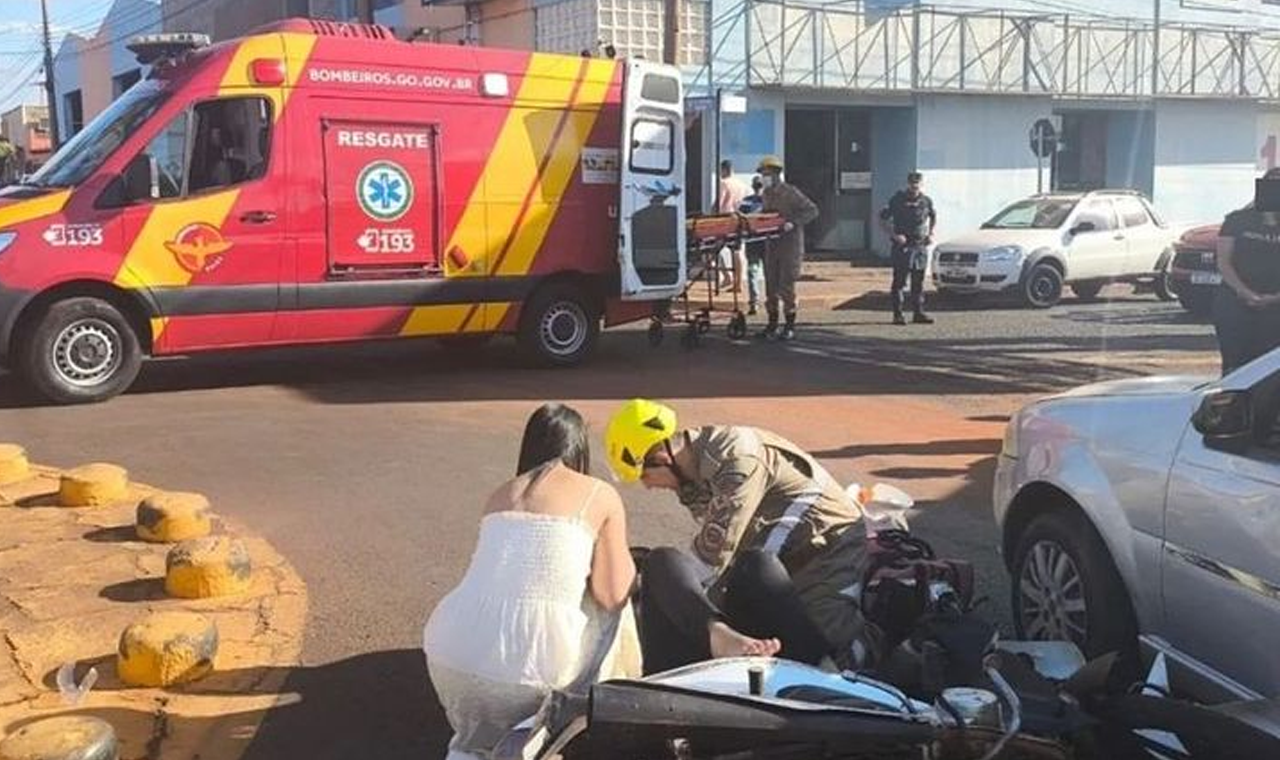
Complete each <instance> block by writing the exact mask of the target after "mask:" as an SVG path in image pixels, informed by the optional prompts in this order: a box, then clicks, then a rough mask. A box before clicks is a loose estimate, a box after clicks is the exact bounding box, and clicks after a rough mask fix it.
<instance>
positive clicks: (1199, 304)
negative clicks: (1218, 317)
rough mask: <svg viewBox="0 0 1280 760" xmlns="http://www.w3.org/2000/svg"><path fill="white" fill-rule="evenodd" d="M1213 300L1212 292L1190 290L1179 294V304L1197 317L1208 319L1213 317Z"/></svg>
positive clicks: (1196, 289) (1197, 289)
mask: <svg viewBox="0 0 1280 760" xmlns="http://www.w3.org/2000/svg"><path fill="white" fill-rule="evenodd" d="M1213 298H1214V293H1213V291H1212V290H1204V289H1201V288H1190V289H1188V290H1185V291H1183V292H1182V293H1179V294H1178V303H1180V304H1182V308H1184V309H1186V310H1187V311H1189V312H1191V313H1192V314H1194V315H1195V316H1197V317H1199V318H1201V319H1207V318H1208V317H1210V316H1212V315H1213Z"/></svg>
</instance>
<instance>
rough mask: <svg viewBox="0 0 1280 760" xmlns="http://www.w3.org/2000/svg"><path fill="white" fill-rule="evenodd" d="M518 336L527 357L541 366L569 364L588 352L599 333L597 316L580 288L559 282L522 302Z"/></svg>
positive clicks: (522, 350) (574, 362)
mask: <svg viewBox="0 0 1280 760" xmlns="http://www.w3.org/2000/svg"><path fill="white" fill-rule="evenodd" d="M522 311H523V313H522V314H521V317H520V334H519V337H518V339H517V341H518V345H519V348H520V352H521V353H522V354H523V355H524V358H525V359H526V361H529V362H530V363H533V364H536V365H540V366H544V367H568V366H572V365H574V364H578V363H580V362H582V360H583V359H585V358H586V357H587V354H589V353H591V349H592V348H593V347H594V346H595V343H596V338H597V337H599V335H600V318H599V316H598V315H597V314H596V310H595V309H594V308H593V307H592V305H591V300H590V299H589V298H588V296H587V294H586V293H585V292H583V290H582V288H580V287H577V286H575V285H574V284H573V283H569V282H558V283H553V284H551V285H548V286H547V287H545V288H542V289H541V290H539V291H538V292H537V293H535V294H534V295H533V298H531V299H530V300H529V301H527V302H525V305H524V309H523V310H522Z"/></svg>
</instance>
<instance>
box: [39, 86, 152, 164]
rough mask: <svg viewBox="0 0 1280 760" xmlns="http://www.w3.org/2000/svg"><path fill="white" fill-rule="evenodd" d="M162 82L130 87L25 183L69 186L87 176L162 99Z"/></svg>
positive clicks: (130, 133)
mask: <svg viewBox="0 0 1280 760" xmlns="http://www.w3.org/2000/svg"><path fill="white" fill-rule="evenodd" d="M166 92H167V88H166V87H165V83H164V82H163V81H159V80H155V79H147V80H143V81H142V82H139V83H138V84H136V85H134V86H133V87H131V88H130V89H129V90H128V91H127V92H126V93H125V94H124V95H122V96H120V97H119V98H118V99H117V100H116V101H115V102H114V103H112V104H111V107H110V108H108V109H107V110H105V111H103V112H102V113H101V114H100V115H99V116H98V118H96V119H94V120H93V121H92V122H90V124H89V126H87V127H85V128H84V129H83V130H81V132H80V133H79V134H77V135H76V136H75V137H73V138H72V139H71V140H70V141H68V142H67V143H66V144H65V145H63V146H62V148H61V149H60V150H59V151H58V152H57V153H56V154H55V155H54V156H53V158H51V159H49V162H48V163H46V164H45V165H44V166H43V167H42V168H41V169H40V171H38V172H36V173H35V174H34V175H33V176H32V177H31V179H30V180H28V181H27V182H26V183H25V184H27V185H30V186H34V187H73V186H75V185H78V184H80V183H81V182H83V181H85V180H86V179H88V177H89V176H90V175H91V174H93V172H94V171H96V170H97V168H98V167H99V166H101V165H102V162H103V161H105V160H107V157H108V156H110V155H111V154H112V153H114V152H115V150H116V148H119V147H120V144H121V143H123V142H124V141H125V139H126V138H128V137H129V135H132V134H133V133H134V132H136V131H138V129H139V127H141V126H142V124H143V122H145V121H146V120H147V119H148V118H150V116H151V114H153V113H155V112H156V109H157V108H159V107H160V104H161V103H163V102H164V99H165V96H166Z"/></svg>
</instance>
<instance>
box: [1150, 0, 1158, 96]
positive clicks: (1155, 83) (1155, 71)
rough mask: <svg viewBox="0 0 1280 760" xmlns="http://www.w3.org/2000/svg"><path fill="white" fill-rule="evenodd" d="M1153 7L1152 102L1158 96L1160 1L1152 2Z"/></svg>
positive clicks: (1154, 0)
mask: <svg viewBox="0 0 1280 760" xmlns="http://www.w3.org/2000/svg"><path fill="white" fill-rule="evenodd" d="M1153 2H1154V3H1155V7H1154V8H1153V9H1152V12H1151V16H1152V19H1153V26H1152V28H1151V100H1152V101H1153V102H1154V101H1155V99H1156V97H1157V96H1159V95H1160V0H1153Z"/></svg>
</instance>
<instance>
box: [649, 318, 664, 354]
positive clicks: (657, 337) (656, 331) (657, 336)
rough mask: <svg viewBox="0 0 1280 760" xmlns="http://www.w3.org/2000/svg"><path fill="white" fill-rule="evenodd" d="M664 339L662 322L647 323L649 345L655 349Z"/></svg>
mask: <svg viewBox="0 0 1280 760" xmlns="http://www.w3.org/2000/svg"><path fill="white" fill-rule="evenodd" d="M665 337H666V333H665V330H664V328H663V327H662V322H660V321H659V320H656V319H655V320H653V321H652V322H650V323H649V345H650V346H653V347H654V348H657V347H658V346H661V345H662V339H663V338H665Z"/></svg>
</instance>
